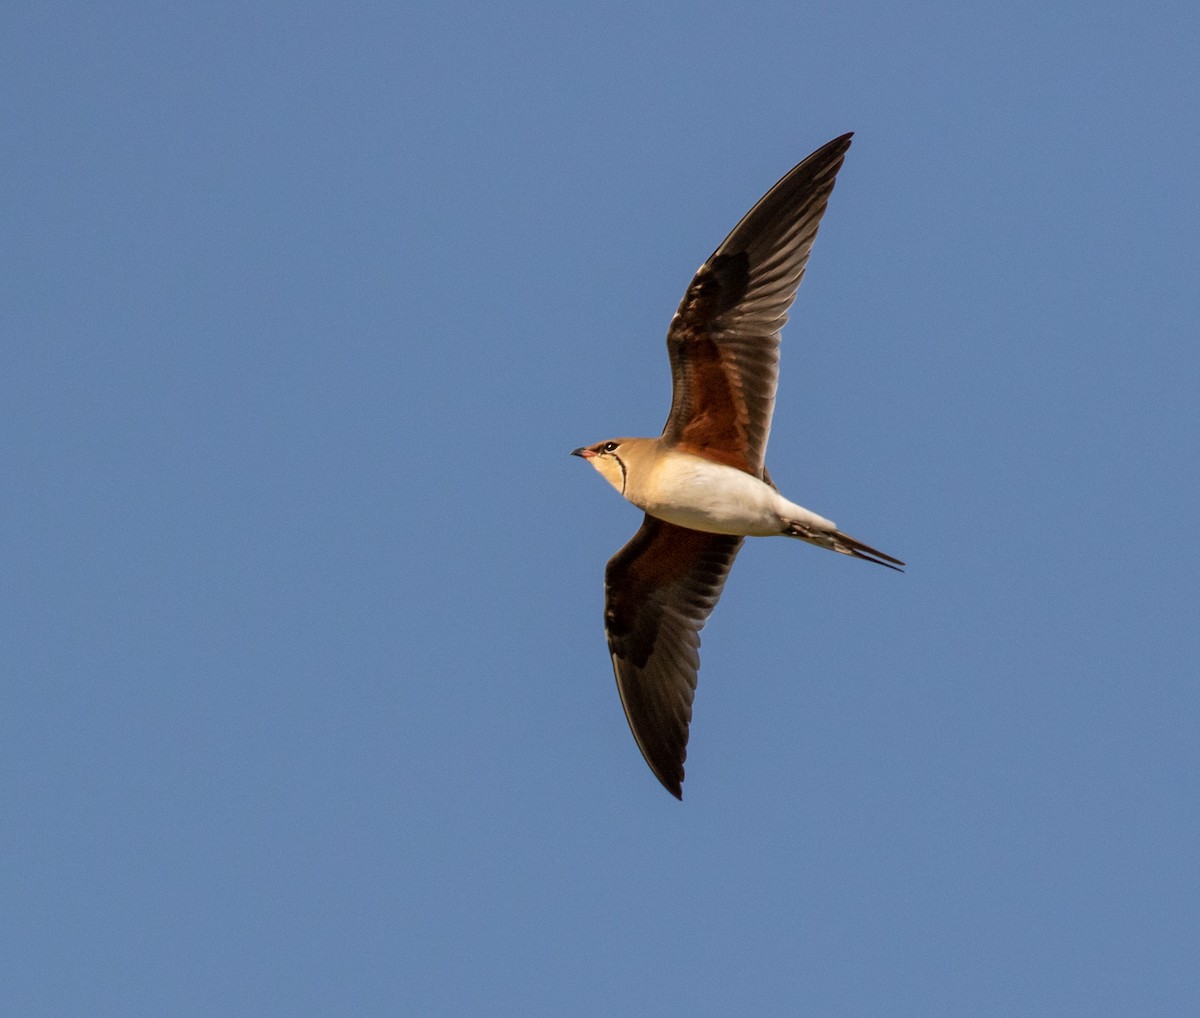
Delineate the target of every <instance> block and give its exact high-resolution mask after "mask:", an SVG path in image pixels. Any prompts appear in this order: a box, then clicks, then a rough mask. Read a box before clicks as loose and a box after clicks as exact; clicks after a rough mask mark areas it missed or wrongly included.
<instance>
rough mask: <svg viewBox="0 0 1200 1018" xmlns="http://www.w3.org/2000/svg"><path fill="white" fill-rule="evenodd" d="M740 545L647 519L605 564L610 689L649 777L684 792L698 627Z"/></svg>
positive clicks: (732, 539)
mask: <svg viewBox="0 0 1200 1018" xmlns="http://www.w3.org/2000/svg"><path fill="white" fill-rule="evenodd" d="M741 545H742V539H741V538H740V537H730V536H728V535H724V534H704V533H701V532H700V531H697V530H687V529H685V528H683V527H677V526H675V525H674V524H672V523H666V522H664V521H662V520H658V519H655V518H654V517H653V516H646V518H645V519H644V520H643V522H642V526H641V529H640V530H638V532H637V533H636V534H635V535H634V536H633V539H632V540H631V541H630V542H629V543H628V544H627V545H625V547H624V548H622V549H621V550H620V551H619V552H617V554H616V555H614V556H613V557H612V559H611V560H610V561H609V563H608V568H607V570H606V572H605V577H604V580H605V607H604V625H605V630H606V632H607V634H608V647H609V650H610V652H611V653H612V660H613V671H614V672H615V674H616V678H617V690H618V691H619V692H620V694H621V704H622V706H623V707H624V708H625V717H626V719H627V720H628V721H629V727H630V729H631V730H632V732H633V737H634V739H635V740H636V741H637V744H638V748H639V749H640V750H641V751H642V756H644V757H645V758H646V763H648V764H649V765H650V769H651V770H652V771H653V772H654V775H655V777H657V778H658V780H659V781H661V782H662V784H663V786H664V787H665V788H666V789H667V791H669V792H670V793H671V794H672V795H674V796H675V797H676V798H682V797H683V788H682V784H683V761H684V759H685V757H686V756H687V739H688V724H689V722H690V721H691V720H692V698H693V696H694V695H695V691H696V673H697V671H698V670H699V668H700V653H699V651H700V630H701V629H702V628H703V627H704V623H705V622H706V621H707V619H708V616H709V615H710V614H711V613H712V610H713V608H714V607H715V606H716V603H717V599H718V598H719V597H720V596H721V589H722V588H723V587H724V586H725V578H726V577H727V576H728V575H729V569H730V567H731V566H732V565H733V560H734V558H735V557H736V556H737V553H738V549H739V548H740V547H741Z"/></svg>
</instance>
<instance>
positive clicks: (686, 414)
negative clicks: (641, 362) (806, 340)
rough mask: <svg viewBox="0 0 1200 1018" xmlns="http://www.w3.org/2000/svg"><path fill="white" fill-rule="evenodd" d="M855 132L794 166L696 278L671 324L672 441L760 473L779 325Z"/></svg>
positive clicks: (666, 434) (666, 431)
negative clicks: (672, 381)
mask: <svg viewBox="0 0 1200 1018" xmlns="http://www.w3.org/2000/svg"><path fill="white" fill-rule="evenodd" d="M850 138H851V136H850V135H849V134H844V135H842V136H841V137H840V138H835V139H834V140H833V141H831V142H829V143H828V144H827V145H824V146H823V147H821V148H819V149H817V151H816V152H814V153H813V154H812V155H810V156H809V157H808V158H807V159H805V160H804V162H802V163H800V164H799V165H798V166H796V167H795V168H794V169H792V170H791V172H789V173H788V174H787V176H785V177H784V178H783V179H782V180H780V181H779V183H778V184H776V185H775V186H774V187H773V188H771V190H770V191H768V192H767V194H766V195H765V196H764V197H763V198H762V200H760V201H759V203H758V204H757V205H755V206H754V208H752V209H751V210H750V211H749V212H748V213H746V215H745V217H744V218H743V219H742V221H741V222H740V223H738V225H737V226H735V227H734V229H733V232H732V233H730V234H729V236H728V237H726V238H725V242H724V243H723V244H722V245H721V246H720V247H719V248H717V250H716V251H715V252H713V255H712V257H711V258H709V259H708V261H707V262H705V263H704V264H703V265H702V266H701V267H700V270H699V271H698V272H697V273H696V275H695V277H694V278H693V279H692V282H691V285H690V286H688V289H687V293H686V294H684V297H683V301H682V303H681V304H680V305H679V310H678V311H676V312H675V317H674V318H673V319H672V320H671V326H670V328H669V329H668V330H667V350H668V352H669V353H670V356H671V375H672V378H673V380H674V394H673V397H672V400H671V413H670V415H669V416H668V417H667V423H666V427H664V428H663V435H662V437H663V439H665V440H666V441H668V442H671V443H673V444H675V445H677V446H679V447H680V448H682V449H685V450H687V451H689V452H696V453H699V454H701V455H703V456H705V457H707V458H708V459H711V460H716V461H717V462H720V463H725V464H727V465H728V466H733V467H737V468H739V469H740V470H745V471H746V472H747V473H749V474H753V475H754V476H756V477H760V476H761V475H762V469H763V460H764V457H765V456H766V450H767V436H768V435H769V434H770V431H771V414H772V412H773V411H774V409H775V387H776V384H777V381H778V378H779V331H780V329H782V328H783V325H784V322H786V321H787V310H788V308H789V307H790V306H791V303H792V301H793V300H794V299H795V296H796V288H797V287H798V286H799V285H800V280H801V279H802V278H803V277H804V267H805V265H806V264H807V263H808V255H809V252H810V251H811V250H812V244H813V240H814V239H815V238H816V236H817V227H818V225H819V224H820V222H821V216H823V215H824V214H825V206H826V205H827V203H828V201H829V195H830V194H831V193H832V191H833V184H834V180H835V178H836V177H837V172H838V170H839V169H841V166H842V160H843V159H844V158H845V155H846V150H847V149H848V148H849V147H850Z"/></svg>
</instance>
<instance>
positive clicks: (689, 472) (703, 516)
mask: <svg viewBox="0 0 1200 1018" xmlns="http://www.w3.org/2000/svg"><path fill="white" fill-rule="evenodd" d="M656 466H657V469H656V470H655V471H654V480H653V482H652V483H651V484H650V485H648V486H647V488H646V489H645V490H643V491H637V492H630V493H628V494H629V500H630V501H631V502H633V503H634V504H635V505H636V506H638V507H639V508H640V509H643V510H645V511H646V512H648V513H649V514H650V515H651V516H656V517H658V518H659V519H660V520H666V521H667V522H668V523H675V524H677V525H679V526H681V527H689V528H691V529H692V530H703V531H706V532H707V533H710V534H738V535H742V536H745V537H769V536H773V535H776V534H780V533H782V532H783V529H784V526H785V524H784V522H783V521H784V520H788V519H791V520H795V519H801V520H804V521H806V522H808V523H810V524H812V525H816V526H820V527H828V528H830V529H833V524H832V523H831V522H830V521H829V520H826V519H824V518H823V517H820V516H817V515H816V514H815V513H812V512H809V511H808V510H807V509H804V508H803V507H801V506H798V505H796V504H794V503H792V502H789V501H788V500H787V499H785V498H784V497H783V496H781V495H780V494H779V492H777V491H776V490H775V489H774V488H772V487H771V486H770V485H769V484H765V483H764V482H762V481H760V480H759V479H758V478H757V477H751V476H750V475H749V474H747V473H746V472H745V471H742V470H738V469H736V468H735V467H727V466H723V465H722V464H719V463H713V462H711V461H710V460H706V459H702V458H701V457H699V456H691V455H687V454H675V455H669V456H664V457H663V458H662V459H660V460H659V462H658V463H657V464H656Z"/></svg>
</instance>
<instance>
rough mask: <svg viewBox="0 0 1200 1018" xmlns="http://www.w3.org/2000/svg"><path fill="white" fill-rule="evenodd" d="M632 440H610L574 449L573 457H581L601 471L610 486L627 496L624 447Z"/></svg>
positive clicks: (572, 451)
mask: <svg viewBox="0 0 1200 1018" xmlns="http://www.w3.org/2000/svg"><path fill="white" fill-rule="evenodd" d="M629 441H630V440H629V439H626V438H610V439H609V440H608V441H606V442H597V443H596V444H595V445H584V446H580V447H579V448H578V449H572V450H571V455H572V456H580V457H582V458H583V459H585V460H587V461H588V462H589V463H590V464H591V465H592V466H594V467H595V468H596V470H597V471H599V473H600V476H601V477H603V478H604V479H605V480H606V481H608V483H609V484H611V485H612V486H613V487H614V488H616V489H617V491H619V492H620V493H621V494H622V495H624V494H625V462H624V461H623V460H622V458H621V455H622V447H623V446H624V445H625V444H626V443H628V442H629Z"/></svg>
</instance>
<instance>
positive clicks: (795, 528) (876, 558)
mask: <svg viewBox="0 0 1200 1018" xmlns="http://www.w3.org/2000/svg"><path fill="white" fill-rule="evenodd" d="M784 533H785V534H787V535H788V536H789V537H798V538H800V540H802V541H807V542H808V543H809V544H815V545H816V546H817V547H819V548H828V549H829V550H830V551H836V552H838V553H840V554H842V555H853V556H854V557H855V558H860V559H862V560H863V561H864V562H874V563H875V564H876V565H877V566H886V567H887V568H888V569H895V570H896V572H898V573H902V572H904V570H903V569H902V568H901V567H902V566H903V565H904V563H903V562H901V561H900V560H899V559H898V558H892V556H891V555H886V554H884V553H883V552H881V551H879V550H878V549H876V548H872V547H871V546H870V545H869V544H863V543H862V541H859V540H857V539H856V538H853V537H851V536H850V535H849V534H843V533H842V532H841V531H840V530H818V529H817V528H816V527H813V526H810V525H809V524H807V523H803V522H802V521H800V520H789V521H788V525H787V529H786V530H785V531H784Z"/></svg>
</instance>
